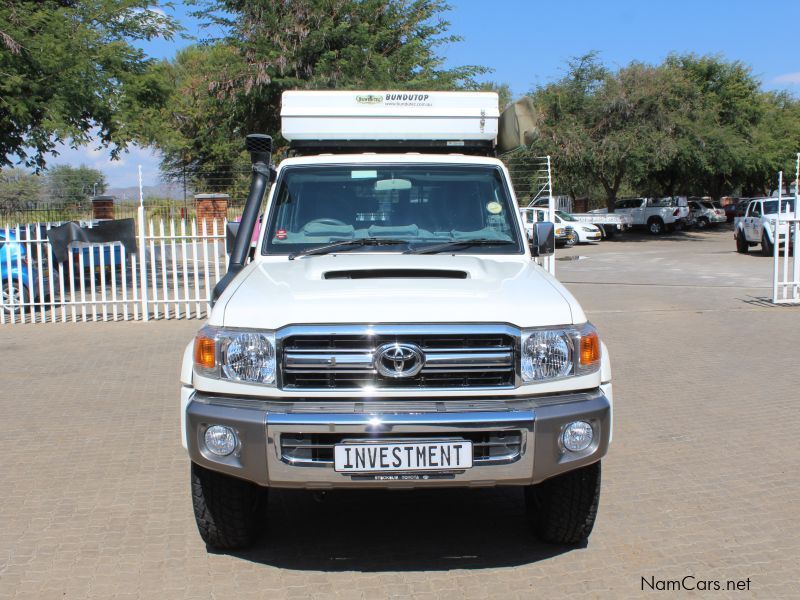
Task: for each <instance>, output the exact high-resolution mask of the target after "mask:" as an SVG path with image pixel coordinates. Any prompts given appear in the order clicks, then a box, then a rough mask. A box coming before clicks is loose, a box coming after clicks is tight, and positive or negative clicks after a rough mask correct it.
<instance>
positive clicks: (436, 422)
mask: <svg viewBox="0 0 800 600" xmlns="http://www.w3.org/2000/svg"><path fill="white" fill-rule="evenodd" d="M604 391H605V392H606V393H608V394H609V395H610V393H611V390H610V384H606V385H604V386H603V388H602V389H597V390H593V391H589V392H580V393H574V394H559V395H553V396H546V397H542V396H532V397H511V398H494V399H489V400H487V399H484V398H472V399H470V398H461V399H448V400H447V401H441V400H430V401H422V402H421V401H417V400H408V401H397V400H386V401H379V400H375V401H370V402H364V401H352V402H341V401H338V400H337V401H321V400H315V399H308V400H304V401H298V402H288V401H287V402H272V401H258V400H252V399H240V398H233V397H220V396H210V395H206V394H202V393H200V392H192V393H191V395H190V396H189V398H188V403H187V404H186V409H185V410H186V415H185V419H186V432H185V435H186V444H187V449H188V451H189V456H190V458H191V460H192V461H193V462H195V463H197V464H199V465H202V466H204V467H207V468H209V469H213V470H216V471H220V472H223V473H227V474H230V475H233V476H235V477H240V478H242V479H247V480H249V481H253V482H255V483H258V484H260V485H262V486H271V487H285V488H309V489H331V488H364V487H383V488H385V487H391V488H399V487H423V486H424V487H432V486H450V487H459V486H467V487H474V486H494V485H529V484H533V483H538V482H540V481H543V480H545V479H547V478H549V477H552V476H554V475H558V474H559V473H562V472H565V471H569V470H572V469H574V468H577V467H580V466H583V465H587V464H590V463H593V462H596V461H598V460H599V459H600V458H602V457H603V456H604V455H605V453H606V451H607V450H608V443H609V439H610V434H611V404H610V402H609V399H608V398H607V397H606V394H605V393H604ZM576 420H583V421H588V422H589V423H591V424H592V427H593V428H594V432H595V435H594V440H593V442H592V444H591V445H590V446H589V448H587V449H586V450H584V451H582V452H578V453H572V452H568V451H566V450H564V449H563V448H562V447H561V443H560V437H561V433H562V431H563V428H564V427H565V426H566V425H567V424H568V423H570V422H572V421H576ZM211 425H227V426H229V427H231V428H233V429H234V430H235V431H236V433H237V435H238V437H239V440H240V445H239V447H238V448H237V450H236V451H235V452H234V453H233V454H231V455H229V456H226V457H219V456H215V455H213V454H211V453H210V452H209V451H208V450H207V449H206V448H205V444H204V441H203V440H204V434H205V431H206V429H207V428H208V427H209V426H211ZM476 435H483V436H494V437H491V439H514V440H518V444H517V445H515V446H514V447H513V448H514V452H511V453H504V454H502V455H500V456H489V457H487V458H485V459H482V460H477V459H476V460H475V461H474V466H473V467H472V468H470V469H465V470H463V471H454V472H447V473H436V472H433V471H432V472H431V473H427V474H413V475H411V476H409V477H403V478H400V479H393V480H390V481H387V480H382V479H378V478H376V477H374V476H366V477H364V476H353V475H350V474H342V473H337V472H335V471H334V469H333V465H332V464H331V462H330V461H327V460H325V459H324V457H323V458H322V459H320V460H307V459H296V458H295V457H294V456H295V455H294V454H291V453H290V452H287V448H289V446H288V445H287V444H289V441H288V440H291V444H292V447H297V446H298V442H297V440H298V439H302V440H306V441H307V442H308V441H310V442H308V443H315V442H314V440H317V439H319V440H324V441H326V442H328V443H329V445H330V440H331V439H334V440H339V439H341V440H343V439H369V440H373V439H381V440H387V441H389V440H396V439H399V438H402V439H406V440H407V439H409V437H411V438H414V439H420V440H436V439H443V438H451V439H452V438H456V439H461V438H463V439H474V436H476ZM487 439H488V437H487ZM319 447H320V448H321V447H322V446H319ZM314 452H315V453H316V454H315V455H316V456H322V455H321V454H320V452H321V451H320V452H318V451H316V450H315V451H314ZM390 475H396V473H390ZM409 475H410V474H409Z"/></svg>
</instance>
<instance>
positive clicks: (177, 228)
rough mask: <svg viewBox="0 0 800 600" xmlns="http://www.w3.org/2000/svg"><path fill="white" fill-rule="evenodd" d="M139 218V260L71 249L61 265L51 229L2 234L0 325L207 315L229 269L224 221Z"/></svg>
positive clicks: (103, 247) (115, 250) (104, 248)
mask: <svg viewBox="0 0 800 600" xmlns="http://www.w3.org/2000/svg"><path fill="white" fill-rule="evenodd" d="M139 216H140V218H139V221H138V229H137V231H138V235H137V246H138V248H137V252H136V253H129V252H127V251H126V249H125V247H124V246H123V245H122V244H120V243H119V242H114V243H106V244H86V243H72V244H70V247H69V252H68V258H67V260H66V261H63V262H58V261H57V260H56V258H55V253H54V252H53V248H52V246H51V244H50V241H49V240H48V237H47V232H48V231H49V230H50V229H52V227H54V225H53V224H38V223H37V224H28V225H16V226H13V227H12V226H8V225H7V226H5V227H0V238H2V239H0V281H2V286H1V287H0V290H2V294H0V324H16V323H48V322H50V323H56V322H86V321H120V320H123V321H128V320H144V321H146V320H149V319H162V318H163V319H181V318H201V317H203V316H205V315H206V314H207V313H208V311H209V310H210V304H209V302H210V298H211V291H212V290H213V288H214V285H215V284H216V282H217V281H219V279H220V278H221V277H222V276H223V275H224V273H225V270H226V268H227V247H226V239H225V225H226V222H225V221H218V220H212V221H210V222H209V221H202V222H201V223H199V224H198V223H197V221H196V220H179V221H175V220H169V221H165V220H163V219H158V220H154V219H147V220H146V219H145V217H144V215H142V214H141V213H140V215H139ZM88 226H89V227H91V226H92V224H91V223H89V225H88Z"/></svg>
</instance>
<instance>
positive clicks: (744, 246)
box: [736, 231, 750, 254]
mask: <svg viewBox="0 0 800 600" xmlns="http://www.w3.org/2000/svg"><path fill="white" fill-rule="evenodd" d="M736 251H737V252H738V253H739V254H747V253H748V252H750V244H748V243H747V240H746V239H745V237H744V231H738V232H736Z"/></svg>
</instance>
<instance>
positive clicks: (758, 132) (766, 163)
mask: <svg viewBox="0 0 800 600" xmlns="http://www.w3.org/2000/svg"><path fill="white" fill-rule="evenodd" d="M761 100H762V103H763V104H762V105H763V116H762V118H761V120H760V121H759V123H758V125H757V126H756V127H755V128H754V131H753V133H752V136H751V138H752V145H751V146H750V152H749V156H748V158H749V160H748V166H749V168H748V170H747V174H746V177H745V179H744V181H743V182H742V186H741V192H742V195H744V196H756V195H762V194H769V193H771V192H773V191H774V190H776V189H777V187H778V178H777V174H776V173H777V171H783V174H784V183H785V189H784V192H786V193H788V191H789V185H790V184H791V182H792V181H793V180H794V178H795V175H796V168H797V153H798V152H800V100H798V99H797V98H794V97H793V96H791V95H790V94H788V93H786V92H766V93H764V94H763V95H762V98H761Z"/></svg>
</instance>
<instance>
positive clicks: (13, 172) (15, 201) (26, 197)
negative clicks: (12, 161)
mask: <svg viewBox="0 0 800 600" xmlns="http://www.w3.org/2000/svg"><path fill="white" fill-rule="evenodd" d="M41 192H42V180H41V177H39V176H38V175H34V174H32V173H29V172H28V171H25V170H24V169H3V170H0V213H4V214H9V213H12V212H14V211H17V210H19V209H21V208H24V207H26V206H28V205H29V204H31V203H34V202H37V201H38V200H39V199H40V197H41Z"/></svg>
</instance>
